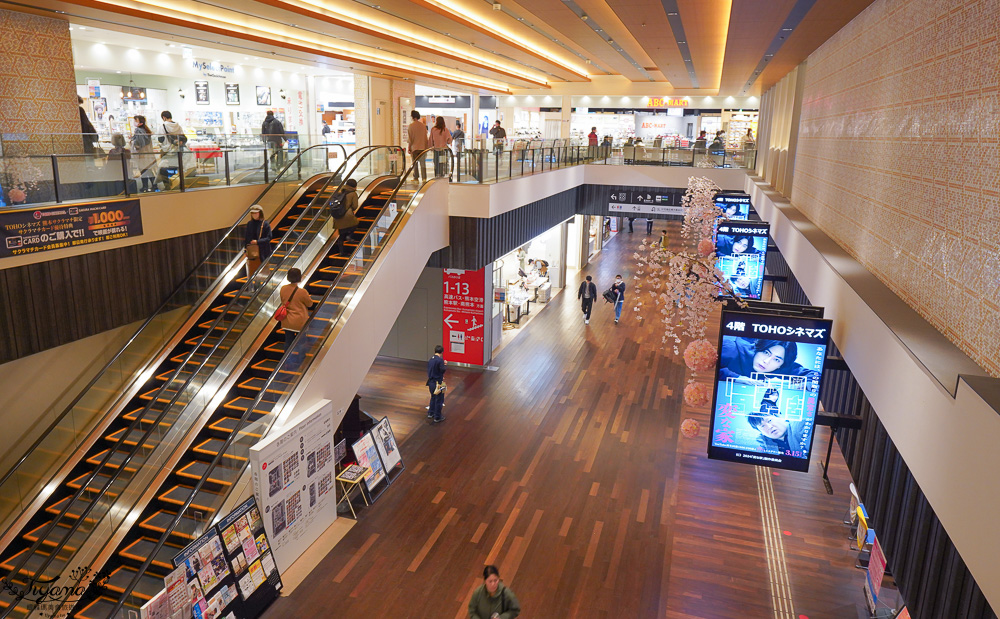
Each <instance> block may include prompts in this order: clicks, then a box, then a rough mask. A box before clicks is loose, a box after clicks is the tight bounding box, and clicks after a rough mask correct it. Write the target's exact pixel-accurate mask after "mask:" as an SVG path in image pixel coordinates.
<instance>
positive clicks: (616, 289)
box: [611, 275, 625, 324]
mask: <svg viewBox="0 0 1000 619" xmlns="http://www.w3.org/2000/svg"><path fill="white" fill-rule="evenodd" d="M611 292H613V293H615V324H618V321H619V320H621V317H622V306H623V305H625V282H624V281H623V280H622V276H621V275H616V276H615V283H614V284H612V285H611Z"/></svg>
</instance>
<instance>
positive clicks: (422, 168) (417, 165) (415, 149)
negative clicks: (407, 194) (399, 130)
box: [406, 110, 427, 182]
mask: <svg viewBox="0 0 1000 619" xmlns="http://www.w3.org/2000/svg"><path fill="white" fill-rule="evenodd" d="M410 118H411V119H412V122H411V123H410V125H409V126H408V127H407V128H406V141H407V149H408V150H409V151H410V157H412V158H413V163H414V165H413V180H415V181H417V182H420V179H421V178H423V179H424V180H427V161H426V160H425V159H424V151H425V150H427V126H426V125H424V123H423V122H421V120H420V112H418V111H416V110H413V111H412V112H410Z"/></svg>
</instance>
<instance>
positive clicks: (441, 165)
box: [431, 116, 452, 178]
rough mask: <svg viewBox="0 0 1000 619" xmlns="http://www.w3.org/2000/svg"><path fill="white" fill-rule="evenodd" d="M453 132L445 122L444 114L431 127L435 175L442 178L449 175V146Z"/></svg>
mask: <svg viewBox="0 0 1000 619" xmlns="http://www.w3.org/2000/svg"><path fill="white" fill-rule="evenodd" d="M451 141H452V138H451V133H449V132H448V128H447V127H446V126H445V124H444V116H438V117H437V121H435V123H434V127H432V128H431V148H433V149H434V176H435V178H440V177H442V176H447V175H448V153H447V152H446V151H447V149H448V146H450V145H451Z"/></svg>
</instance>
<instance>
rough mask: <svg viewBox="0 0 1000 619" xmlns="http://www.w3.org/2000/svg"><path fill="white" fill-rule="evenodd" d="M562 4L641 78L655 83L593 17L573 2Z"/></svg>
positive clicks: (570, 0)
mask: <svg viewBox="0 0 1000 619" xmlns="http://www.w3.org/2000/svg"><path fill="white" fill-rule="evenodd" d="M563 4H564V5H566V8H568V9H569V10H571V11H573V14H574V15H576V16H577V17H579V18H580V19H581V20H583V23H585V24H586V25H587V26H588V27H589V28H590V29H591V30H593V31H594V34H596V35H597V36H599V37H601V38H602V39H604V42H605V43H607V44H609V45H610V46H611V48H612V49H614V50H615V51H616V52H618V54H619V55H620V56H621V57H622V58H624V59H625V60H626V61H628V63H629V64H630V65H632V66H633V67H635V70H636V71H638V72H639V73H641V74H642V75H643V77H645V78H646V79H648V80H649V81H651V82H655V81H656V80H654V79H653V76H651V75H650V74H649V72H648V71H646V69H645V68H644V67H643V66H642V65H640V64H639V63H638V62H636V60H635V58H632V56H630V55H629V54H628V52H626V51H625V50H624V49H623V48H622V46H621V45H619V44H618V43H616V42H615V41H614V39H612V38H611V35H610V34H608V33H607V32H606V31H605V30H604V28H601V25H600V24H598V23H597V21H596V20H595V19H594V18H593V17H591V16H590V15H587V12H586V11H584V10H583V7H581V6H580V5H579V4H577V3H576V2H574V1H573V0H563Z"/></svg>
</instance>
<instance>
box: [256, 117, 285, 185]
mask: <svg viewBox="0 0 1000 619" xmlns="http://www.w3.org/2000/svg"><path fill="white" fill-rule="evenodd" d="M260 135H261V137H262V138H264V144H265V145H266V146H267V148H269V149H271V168H272V169H273V170H274V171H275V172H278V171H280V170H281V168H283V167H284V165H285V126H284V125H282V124H281V121H280V120H278V119H277V118H276V117H275V116H274V112H273V111H271V110H268V111H267V114H265V115H264V122H263V123H261V125H260Z"/></svg>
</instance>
